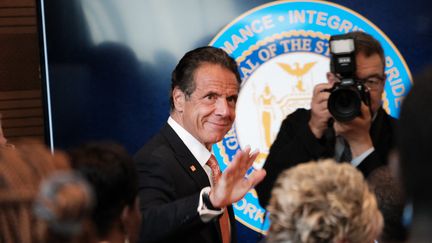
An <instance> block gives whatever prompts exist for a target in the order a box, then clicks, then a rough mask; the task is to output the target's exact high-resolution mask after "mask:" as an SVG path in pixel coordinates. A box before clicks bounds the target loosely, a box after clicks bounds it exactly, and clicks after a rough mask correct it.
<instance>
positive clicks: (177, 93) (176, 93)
mask: <svg viewBox="0 0 432 243" xmlns="http://www.w3.org/2000/svg"><path fill="white" fill-rule="evenodd" d="M172 97H173V102H174V110H175V111H178V112H183V107H184V103H185V101H186V95H185V93H184V92H183V91H181V90H180V89H179V88H178V87H175V88H174V90H173V91H172Z"/></svg>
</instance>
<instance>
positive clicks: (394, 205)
mask: <svg viewBox="0 0 432 243" xmlns="http://www.w3.org/2000/svg"><path fill="white" fill-rule="evenodd" d="M367 181H368V183H369V185H370V187H371V190H372V191H373V192H374V193H375V196H376V199H377V202H378V207H379V209H380V211H381V213H382V215H383V218H384V229H383V232H382V234H381V237H380V239H381V240H380V242H394V243H396V242H405V240H406V238H407V231H406V228H405V227H404V225H403V224H402V217H403V211H404V207H405V197H404V193H403V189H402V188H401V183H400V181H399V180H397V178H396V177H395V176H393V175H392V173H391V171H390V168H389V167H388V166H381V167H379V168H377V169H375V170H374V171H373V172H372V173H371V174H370V175H369V176H368V178H367Z"/></svg>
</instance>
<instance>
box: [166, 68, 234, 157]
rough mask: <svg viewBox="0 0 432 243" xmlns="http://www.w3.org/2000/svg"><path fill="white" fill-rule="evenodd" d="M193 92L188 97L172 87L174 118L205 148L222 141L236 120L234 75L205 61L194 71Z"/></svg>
mask: <svg viewBox="0 0 432 243" xmlns="http://www.w3.org/2000/svg"><path fill="white" fill-rule="evenodd" d="M194 82H195V91H194V92H193V93H192V94H191V95H190V96H189V97H187V96H186V94H184V93H183V92H181V91H180V90H179V89H175V90H174V91H173V92H174V95H173V97H174V103H175V110H176V113H178V114H179V117H180V119H176V120H177V122H179V123H180V125H182V126H183V127H184V128H185V129H186V130H187V131H188V132H189V133H191V134H192V136H194V137H195V138H196V139H197V140H198V141H200V142H201V143H202V144H204V145H205V146H206V147H207V148H208V149H210V147H211V145H212V144H214V143H216V142H218V141H220V140H222V138H223V137H224V136H225V134H226V133H227V132H228V131H229V129H230V128H231V126H232V124H233V122H234V119H235V106H236V101H237V96H238V91H239V85H238V83H237V79H236V76H235V75H234V73H232V72H231V71H230V70H228V69H226V68H224V67H222V66H220V65H218V64H210V63H205V64H202V65H201V66H200V67H198V68H197V69H196V70H195V73H194Z"/></svg>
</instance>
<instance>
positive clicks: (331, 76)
mask: <svg viewBox="0 0 432 243" xmlns="http://www.w3.org/2000/svg"><path fill="white" fill-rule="evenodd" d="M326 76H327V82H328V83H329V84H331V85H333V84H334V83H335V82H336V76H335V75H334V74H333V73H332V72H327V74H326Z"/></svg>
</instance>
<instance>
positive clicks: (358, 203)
mask: <svg viewBox="0 0 432 243" xmlns="http://www.w3.org/2000/svg"><path fill="white" fill-rule="evenodd" d="M268 211H269V212H270V220H271V227H270V230H269V232H268V237H267V240H268V242H303V243H312V242H349V243H358V242H362V243H363V242H373V240H374V239H376V238H378V236H379V234H380V233H381V230H382V227H383V218H382V216H381V213H380V211H379V210H378V207H377V202H376V200H375V196H374V195H373V194H372V193H371V192H370V191H369V188H368V185H367V183H366V182H365V180H364V178H363V175H362V174H361V173H360V172H359V171H358V170H357V169H355V168H354V167H353V166H352V165H350V164H346V163H344V164H337V163H335V162H334V161H333V160H324V161H318V162H309V163H304V164H300V165H298V166H296V167H294V168H291V169H288V170H285V171H284V172H283V173H281V175H280V176H279V178H278V180H277V181H276V183H275V186H274V188H273V190H272V197H271V199H270V205H269V206H268Z"/></svg>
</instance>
